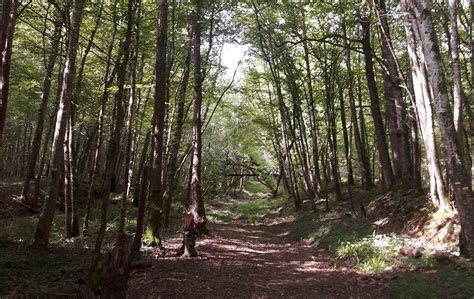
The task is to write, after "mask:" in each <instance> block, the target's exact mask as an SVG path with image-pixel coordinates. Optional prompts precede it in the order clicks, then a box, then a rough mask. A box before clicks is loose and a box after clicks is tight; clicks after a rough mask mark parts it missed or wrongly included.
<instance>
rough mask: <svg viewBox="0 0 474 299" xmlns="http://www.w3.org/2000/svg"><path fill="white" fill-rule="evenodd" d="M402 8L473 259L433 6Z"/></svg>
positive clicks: (470, 201) (469, 211)
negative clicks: (414, 31) (416, 44)
mask: <svg viewBox="0 0 474 299" xmlns="http://www.w3.org/2000/svg"><path fill="white" fill-rule="evenodd" d="M402 7H403V8H404V10H405V11H406V12H408V13H412V14H414V16H415V17H416V21H417V26H418V29H419V32H420V43H421V50H422V51H423V54H424V56H425V63H426V69H427V73H428V78H429V83H430V86H431V90H432V92H433V99H434V106H435V111H436V116H437V119H438V124H439V128H440V132H441V139H442V142H443V145H444V156H445V163H446V168H447V171H448V177H449V180H450V182H451V185H452V188H453V192H454V198H455V201H456V205H457V210H458V213H459V219H460V222H461V227H462V232H463V237H464V238H465V240H466V246H467V251H466V253H467V255H468V256H474V221H473V219H474V195H473V193H472V191H471V188H470V178H469V176H468V174H467V169H466V165H465V162H464V157H463V156H462V155H461V150H460V146H461V145H460V144H459V143H458V142H457V138H456V136H457V135H456V129H455V126H454V121H453V115H452V112H451V108H450V105H449V99H448V92H447V86H446V83H445V81H444V76H443V68H442V64H441V54H440V50H439V45H438V39H437V36H436V33H435V31H434V26H433V21H432V16H431V9H432V4H431V1H427V0H420V1H419V3H407V2H406V0H403V2H402Z"/></svg>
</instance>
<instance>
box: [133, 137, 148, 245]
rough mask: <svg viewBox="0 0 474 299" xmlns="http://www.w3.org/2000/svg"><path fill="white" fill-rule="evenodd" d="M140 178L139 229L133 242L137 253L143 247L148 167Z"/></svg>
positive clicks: (137, 228)
mask: <svg viewBox="0 0 474 299" xmlns="http://www.w3.org/2000/svg"><path fill="white" fill-rule="evenodd" d="M146 146H147V145H145V147H146ZM144 151H145V150H144ZM140 177H141V180H140V190H139V196H138V211H137V227H136V230H135V239H134V240H133V252H135V253H139V252H140V249H141V246H142V237H143V230H144V226H145V203H146V193H147V190H148V167H144V168H143V172H142V174H141V175H140Z"/></svg>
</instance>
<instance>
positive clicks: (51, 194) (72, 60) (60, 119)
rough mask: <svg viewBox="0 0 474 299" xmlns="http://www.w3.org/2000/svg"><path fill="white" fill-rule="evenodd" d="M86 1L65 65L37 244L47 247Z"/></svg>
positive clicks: (78, 4)
mask: <svg viewBox="0 0 474 299" xmlns="http://www.w3.org/2000/svg"><path fill="white" fill-rule="evenodd" d="M84 3H85V0H76V1H74V10H73V15H72V23H71V29H70V31H69V32H68V40H69V43H68V49H67V54H66V63H65V65H64V71H63V72H64V75H63V83H62V88H61V96H60V103H59V109H58V112H57V116H56V127H55V130H54V137H53V144H52V147H51V162H50V175H49V185H48V199H47V201H46V203H45V205H44V208H43V211H42V213H41V215H40V218H39V221H38V224H37V226H36V232H35V241H34V246H36V247H43V248H44V247H46V246H47V245H48V241H49V235H50V232H51V225H52V223H53V217H54V211H55V207H56V201H57V199H58V195H59V185H60V182H59V181H60V179H61V168H62V167H61V166H62V163H61V158H62V155H63V148H62V146H63V143H64V138H65V133H66V125H67V120H68V117H69V109H70V103H71V97H72V88H73V83H74V75H75V71H76V54H77V49H78V45H79V30H80V27H81V21H82V13H83V10H84Z"/></svg>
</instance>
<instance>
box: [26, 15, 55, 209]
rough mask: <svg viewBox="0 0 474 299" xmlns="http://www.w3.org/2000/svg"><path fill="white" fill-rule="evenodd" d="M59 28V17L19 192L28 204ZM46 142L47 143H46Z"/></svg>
mask: <svg viewBox="0 0 474 299" xmlns="http://www.w3.org/2000/svg"><path fill="white" fill-rule="evenodd" d="M61 27H62V20H61V19H60V17H59V16H57V17H56V19H55V21H54V29H53V32H52V36H51V39H50V47H49V51H50V55H49V56H48V61H47V62H46V69H45V75H44V78H43V93H42V95H41V103H40V106H39V111H38V119H37V120H36V129H35V134H34V137H33V144H32V145H31V153H30V156H29V160H28V166H27V170H26V174H25V180H24V182H23V189H22V191H21V199H22V201H24V202H25V203H30V200H29V198H28V192H29V187H30V181H31V179H33V178H34V177H35V167H36V164H37V160H38V155H39V152H40V149H41V139H42V136H43V127H44V119H45V116H46V109H47V106H48V101H49V95H50V93H51V83H52V76H53V70H54V65H55V64H56V58H57V57H58V50H59V41H60V38H61ZM46 142H47V141H46Z"/></svg>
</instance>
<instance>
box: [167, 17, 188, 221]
mask: <svg viewBox="0 0 474 299" xmlns="http://www.w3.org/2000/svg"><path fill="white" fill-rule="evenodd" d="M192 50H193V28H192V26H191V20H189V24H188V41H187V43H186V54H185V58H184V64H183V74H182V76H181V82H180V85H179V91H178V107H177V109H178V111H177V115H176V124H175V126H174V130H173V137H172V140H171V146H170V150H169V154H168V163H167V164H168V165H167V170H168V171H167V177H166V180H167V181H166V190H165V194H164V197H165V223H164V224H165V226H168V221H169V215H170V210H171V203H172V201H173V196H174V192H175V187H176V184H174V183H173V182H174V180H175V179H176V177H177V162H178V154H179V148H180V145H181V137H182V134H183V125H184V108H185V107H184V105H185V102H186V91H187V88H188V81H189V74H190V69H191V56H192Z"/></svg>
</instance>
